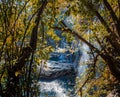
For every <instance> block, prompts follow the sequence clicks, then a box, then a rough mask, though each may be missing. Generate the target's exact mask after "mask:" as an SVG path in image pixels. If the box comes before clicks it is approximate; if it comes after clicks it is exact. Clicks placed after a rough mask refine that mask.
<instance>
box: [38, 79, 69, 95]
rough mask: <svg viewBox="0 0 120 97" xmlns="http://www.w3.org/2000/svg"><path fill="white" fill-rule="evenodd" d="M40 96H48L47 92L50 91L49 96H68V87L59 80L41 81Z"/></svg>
mask: <svg viewBox="0 0 120 97" xmlns="http://www.w3.org/2000/svg"><path fill="white" fill-rule="evenodd" d="M40 84H41V85H40V91H41V95H40V97H47V96H46V95H47V93H49V92H50V93H49V95H48V97H68V96H67V95H66V93H65V91H66V89H65V88H63V87H62V86H61V83H59V82H58V80H54V81H51V82H40Z"/></svg>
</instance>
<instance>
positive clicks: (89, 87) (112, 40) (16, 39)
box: [0, 0, 120, 97]
mask: <svg viewBox="0 0 120 97" xmlns="http://www.w3.org/2000/svg"><path fill="white" fill-rule="evenodd" d="M55 30H60V31H62V32H63V34H64V35H65V36H66V37H67V40H68V41H71V40H73V39H74V37H75V36H77V37H78V39H79V40H80V41H82V42H84V43H86V44H87V45H88V46H89V48H90V52H89V54H90V56H91V60H90V62H89V65H88V67H89V69H88V70H86V72H87V76H86V74H85V76H84V75H83V77H82V79H81V78H78V79H77V80H78V84H77V86H76V88H77V91H76V95H77V94H78V95H81V96H82V97H85V96H87V97H89V96H91V97H100V96H104V95H107V94H108V93H109V92H110V91H112V90H113V89H114V88H113V86H115V88H116V89H118V90H119V88H118V87H119V81H120V0H114V1H112V0H48V1H47V0H1V1H0V95H1V96H2V97H32V96H35V97H38V95H39V93H40V91H39V86H37V82H38V80H39V74H38V73H37V72H36V69H37V65H39V64H40V63H41V62H42V60H47V59H49V53H50V52H52V51H53V50H54V49H53V47H51V46H50V45H49V44H48V43H47V39H48V38H52V39H54V41H55V43H56V45H57V43H58V41H59V40H60V38H59V37H58V36H57V35H56V34H55Z"/></svg>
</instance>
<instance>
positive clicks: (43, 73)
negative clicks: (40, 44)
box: [38, 51, 81, 79]
mask: <svg viewBox="0 0 120 97" xmlns="http://www.w3.org/2000/svg"><path fill="white" fill-rule="evenodd" d="M80 56H81V54H80V52H79V51H78V52H76V53H74V54H73V53H72V54H70V53H68V52H64V53H58V52H57V53H52V54H51V58H50V59H51V60H48V61H47V62H46V63H45V64H42V65H40V66H39V67H38V68H39V71H40V78H45V79H51V78H57V77H60V76H63V75H68V74H75V73H76V67H77V65H78V61H79V60H78V59H79V58H80ZM71 59H74V60H71Z"/></svg>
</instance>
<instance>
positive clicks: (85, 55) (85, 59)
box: [77, 43, 90, 76]
mask: <svg viewBox="0 0 120 97" xmlns="http://www.w3.org/2000/svg"><path fill="white" fill-rule="evenodd" d="M80 49H81V51H82V56H81V59H80V63H79V66H78V74H77V75H78V76H81V74H82V73H83V72H84V71H85V69H86V65H87V62H88V61H89V59H90V56H89V54H88V53H87V52H89V47H88V46H87V45H86V44H85V43H82V44H81V46H80Z"/></svg>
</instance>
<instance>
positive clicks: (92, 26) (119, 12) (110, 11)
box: [54, 0, 120, 83]
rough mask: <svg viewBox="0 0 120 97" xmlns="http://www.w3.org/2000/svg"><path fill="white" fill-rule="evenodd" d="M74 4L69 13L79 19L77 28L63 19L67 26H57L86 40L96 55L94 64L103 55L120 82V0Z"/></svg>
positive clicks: (84, 0)
mask: <svg viewBox="0 0 120 97" xmlns="http://www.w3.org/2000/svg"><path fill="white" fill-rule="evenodd" d="M70 3H71V5H70V4H69V3H68V5H66V7H67V8H68V10H67V12H66V14H67V15H73V17H74V18H75V19H76V21H74V27H72V28H70V27H69V26H68V23H66V22H65V21H62V25H63V26H62V27H63V28H64V29H63V28H62V27H61V26H57V27H54V28H55V29H62V30H63V31H65V32H67V33H71V34H72V35H74V36H77V37H78V38H79V39H80V40H82V41H83V42H84V43H86V44H87V45H88V46H89V47H90V49H91V50H92V53H93V55H94V64H95V63H96V62H97V60H99V56H100V57H101V58H102V59H103V60H104V61H105V64H107V66H108V67H109V69H110V71H111V73H112V74H113V75H114V77H115V78H116V79H117V80H118V83H119V81H120V76H119V75H120V57H119V56H120V53H119V51H120V49H119V48H120V1H119V0H115V1H114V2H112V1H111V0H76V1H72V0H71V1H70ZM77 21H78V22H77ZM86 32H89V35H88V34H86ZM87 35H88V36H87ZM88 37H89V40H88ZM94 66H95V65H94Z"/></svg>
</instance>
